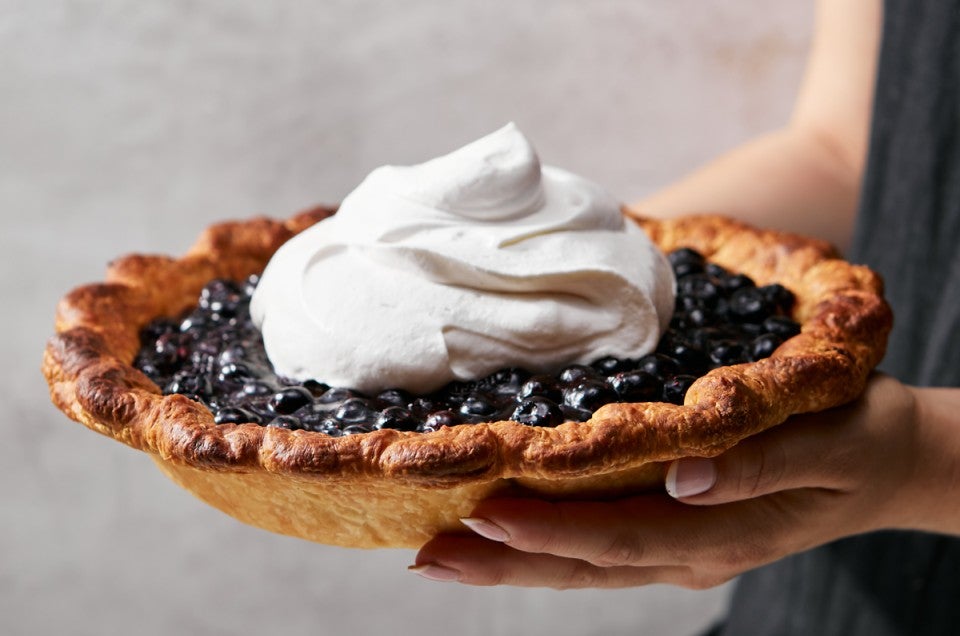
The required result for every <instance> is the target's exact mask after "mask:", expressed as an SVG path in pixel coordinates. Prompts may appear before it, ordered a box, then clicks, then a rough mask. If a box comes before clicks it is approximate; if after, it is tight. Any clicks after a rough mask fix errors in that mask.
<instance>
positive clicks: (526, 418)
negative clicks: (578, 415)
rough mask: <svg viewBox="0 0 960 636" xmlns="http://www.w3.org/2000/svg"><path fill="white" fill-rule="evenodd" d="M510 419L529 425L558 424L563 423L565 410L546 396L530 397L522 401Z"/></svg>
mask: <svg viewBox="0 0 960 636" xmlns="http://www.w3.org/2000/svg"><path fill="white" fill-rule="evenodd" d="M510 419H511V420H513V421H515V422H519V423H521V424H526V425H528V426H556V425H558V424H562V423H563V411H562V410H561V409H560V406H559V405H558V404H557V403H555V402H552V401H550V400H548V399H546V398H542V397H528V398H525V399H524V400H523V401H522V402H520V405H519V406H517V408H516V409H515V410H514V411H513V414H512V415H511V416H510Z"/></svg>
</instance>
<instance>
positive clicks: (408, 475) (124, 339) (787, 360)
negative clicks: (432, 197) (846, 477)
mask: <svg viewBox="0 0 960 636" xmlns="http://www.w3.org/2000/svg"><path fill="white" fill-rule="evenodd" d="M333 211H334V210H333V208H316V209H313V210H309V211H306V212H304V213H301V214H299V215H297V216H295V217H293V218H291V219H288V220H285V221H283V220H271V219H267V218H257V219H253V220H247V221H240V222H230V223H222V224H218V225H214V226H212V227H210V228H208V229H207V230H206V231H205V232H204V233H203V234H202V235H201V236H200V238H199V240H198V241H197V243H196V244H195V245H194V247H193V248H192V249H191V250H190V251H189V252H188V253H187V255H186V256H184V257H182V258H179V259H175V258H170V257H166V256H147V255H132V256H127V257H124V258H121V259H119V260H116V261H114V262H113V263H111V264H110V266H109V268H108V270H107V275H106V281H105V282H103V283H96V284H91V285H86V286H83V287H79V288H77V289H75V290H73V291H72V292H70V293H69V294H67V296H66V297H64V298H63V299H62V301H61V302H60V304H59V306H58V309H57V316H56V335H54V336H53V337H52V338H51V339H50V341H49V343H48V345H47V347H46V351H45V354H44V359H43V372H44V375H45V376H46V378H47V381H48V383H49V386H50V394H51V397H52V399H53V402H54V403H55V404H56V405H57V407H59V408H60V409H61V410H62V411H63V412H64V413H65V414H66V415H67V416H68V417H70V418H71V419H74V420H77V421H79V422H81V423H83V424H84V425H86V426H88V427H89V428H91V429H93V430H95V431H98V432H100V433H103V434H104V435H107V436H109V437H112V438H114V439H116V440H119V441H121V442H123V443H125V444H127V445H129V446H132V447H134V448H137V449H140V450H142V451H145V452H147V453H148V454H149V455H150V456H151V458H152V459H153V460H154V461H155V462H156V463H157V465H158V466H159V467H160V469H161V470H162V471H163V472H164V473H165V474H167V475H168V476H169V477H170V478H171V479H173V480H174V481H175V482H176V483H177V484H179V485H181V486H182V487H184V488H186V489H187V490H189V491H191V492H192V493H194V494H195V495H196V496H198V497H199V498H200V499H202V500H203V501H205V502H207V503H209V504H211V505H213V506H215V507H217V508H219V509H220V510H222V511H224V512H226V513H227V514H230V515H232V516H234V517H236V518H237V519H239V520H241V521H244V522H246V523H249V524H252V525H254V526H259V527H261V528H265V529H267V530H270V531H273V532H279V533H283V534H287V535H292V536H297V537H302V538H304V539H309V540H312V541H318V542H321V543H328V544H335V545H342V546H354V547H388V546H389V547H418V546H420V545H421V544H423V543H424V542H425V541H427V540H428V539H429V538H431V537H432V536H434V535H436V534H437V533H439V532H444V531H457V530H459V529H461V528H462V526H461V525H460V523H459V521H458V519H459V518H461V517H465V516H468V515H469V514H470V513H471V511H472V509H473V508H474V507H475V505H476V504H477V503H478V502H479V501H480V500H482V499H484V498H486V497H489V496H491V495H494V494H497V493H511V494H522V493H529V494H533V495H537V496H541V497H548V498H561V497H616V496H622V495H624V494H627V493H630V492H637V491H642V490H650V489H653V488H662V483H663V473H664V465H665V464H664V462H667V461H669V460H672V459H675V458H678V457H684V456H713V455H717V454H719V453H721V452H722V451H724V450H725V449H728V448H730V447H731V446H733V445H734V444H736V443H737V442H738V441H739V440H741V439H743V438H745V437H747V436H750V435H754V434H756V433H758V432H760V431H763V430H764V429H767V428H769V427H771V426H774V425H777V424H780V423H782V422H783V421H784V420H786V419H787V418H788V417H789V416H790V415H792V414H797V413H805V412H812V411H819V410H823V409H827V408H831V407H834V406H838V405H840V404H844V403H846V402H849V401H851V400H853V399H855V398H856V397H857V396H858V395H859V394H860V393H861V392H862V391H863V389H864V385H865V383H866V380H867V376H868V375H869V373H870V372H871V370H872V369H873V368H874V366H875V365H876V364H877V363H878V362H879V361H880V359H881V358H882V357H883V354H884V351H885V347H886V340H887V335H888V333H889V331H890V328H891V325H892V314H891V311H890V308H889V306H888V305H887V303H886V302H885V301H884V299H883V297H882V282H881V280H880V278H879V276H878V275H877V274H875V273H874V272H872V271H871V270H869V269H867V268H866V267H862V266H856V265H851V264H849V263H847V262H845V261H843V260H841V259H840V258H839V256H838V255H837V253H836V252H835V251H834V250H833V249H832V248H831V247H830V246H829V245H828V244H826V243H824V242H821V241H816V240H811V239H807V238H803V237H800V236H797V235H793V234H785V233H779V232H773V231H764V230H757V229H753V228H751V227H748V226H746V225H744V224H742V223H739V222H736V221H733V220H730V219H727V218H723V217H719V216H697V217H686V218H681V219H676V220H669V221H657V220H652V219H645V218H642V217H640V216H639V215H637V214H636V213H635V212H634V211H631V210H626V209H625V212H626V213H628V214H629V215H630V216H631V217H632V218H634V219H635V220H636V221H637V222H638V223H639V224H640V225H641V226H642V227H643V228H644V229H645V230H646V232H647V233H648V234H649V236H650V237H651V238H652V239H653V241H654V242H655V243H657V244H658V245H659V246H660V248H661V249H663V250H664V251H670V250H673V249H676V248H679V247H684V246H686V247H692V248H694V249H696V250H698V251H699V252H701V253H702V254H703V255H704V256H706V257H707V258H708V259H709V260H710V261H712V262H715V263H717V264H719V265H722V266H724V267H726V268H728V269H731V270H733V271H739V272H742V273H745V274H747V275H748V276H750V277H752V278H753V279H754V280H755V281H756V282H757V284H758V285H763V284H768V283H772V282H779V283H781V284H783V285H784V286H786V287H787V288H788V289H790V290H791V291H793V292H794V294H795V295H796V298H797V302H796V305H795V308H794V311H793V318H794V319H795V320H797V321H798V322H800V323H801V325H802V332H801V333H800V335H797V336H795V337H793V338H791V339H789V340H788V341H786V342H785V343H784V344H783V345H781V346H780V347H779V348H778V349H777V350H776V352H774V354H773V355H772V356H771V357H770V358H766V359H763V360H760V361H758V362H753V363H747V364H739V365H735V366H728V367H721V368H719V369H715V370H713V371H711V372H710V373H708V374H707V375H706V376H704V377H702V378H700V379H699V380H697V381H696V382H695V383H694V384H693V386H692V387H691V388H690V390H689V391H688V393H687V395H686V399H685V403H684V405H683V406H676V405H672V404H666V403H638V404H609V405H607V406H604V407H602V408H601V409H599V410H598V411H597V412H596V413H595V414H594V416H593V417H592V419H590V420H589V421H587V422H582V423H575V422H568V423H565V424H562V425H560V426H558V427H556V428H540V427H533V426H524V425H521V424H518V423H516V422H495V423H490V424H476V425H460V426H455V427H451V428H443V429H441V430H439V431H436V432H432V433H410V432H401V431H395V430H379V431H374V432H371V433H366V434H362V435H352V436H344V437H329V436H326V435H323V434H321V433H314V432H308V431H302V430H299V431H290V430H285V429H281V428H271V427H262V426H259V425H256V424H240V425H236V424H220V425H217V424H214V421H213V415H212V414H211V412H210V411H209V410H208V409H207V408H206V407H205V406H203V405H202V404H200V403H197V402H194V401H192V400H190V399H188V398H186V397H184V396H181V395H166V396H165V395H162V394H161V390H160V388H158V387H157V386H156V385H155V384H154V383H153V382H151V381H150V380H149V379H148V378H147V377H146V376H145V375H143V374H142V373H141V372H140V371H138V370H137V369H135V368H134V367H133V366H131V363H132V360H133V359H134V356H135V355H136V353H137V351H138V349H139V347H140V340H139V330H140V329H141V328H142V327H143V326H144V325H145V324H147V323H148V322H149V321H150V320H152V319H154V318H156V317H159V316H174V315H178V314H179V313H180V312H182V311H183V310H185V309H187V308H188V307H190V306H192V305H194V304H196V299H197V297H198V295H199V293H200V290H201V288H202V287H203V286H204V285H205V284H206V283H207V282H208V281H210V280H211V279H213V278H218V277H227V278H234V279H242V278H244V277H246V276H248V275H250V274H253V273H257V272H260V271H262V269H263V268H264V266H265V265H266V263H267V261H268V260H269V259H270V256H271V255H272V254H273V253H274V251H275V250H276V249H277V248H279V247H280V245H282V244H283V243H284V242H285V241H286V240H287V239H289V238H290V237H291V236H293V235H294V234H295V233H297V232H299V231H301V230H303V229H304V228H306V227H308V226H310V225H312V224H313V223H315V222H317V221H319V220H321V219H323V218H325V217H327V216H329V215H330V214H332V213H333Z"/></svg>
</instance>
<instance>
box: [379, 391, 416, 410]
mask: <svg viewBox="0 0 960 636" xmlns="http://www.w3.org/2000/svg"><path fill="white" fill-rule="evenodd" d="M377 402H379V403H381V404H383V405H385V406H402V407H406V406H407V405H409V404H410V403H411V402H413V396H412V395H410V394H409V393H407V392H406V391H404V390H403V389H387V390H386V391H381V392H380V393H379V394H378V395H377Z"/></svg>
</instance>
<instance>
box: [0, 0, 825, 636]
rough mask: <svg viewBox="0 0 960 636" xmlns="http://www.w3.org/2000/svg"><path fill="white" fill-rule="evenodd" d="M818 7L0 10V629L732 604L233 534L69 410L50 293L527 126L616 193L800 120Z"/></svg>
mask: <svg viewBox="0 0 960 636" xmlns="http://www.w3.org/2000/svg"><path fill="white" fill-rule="evenodd" d="M810 17H811V16H810V11H809V7H807V6H806V3H797V2H786V1H781V2H773V3H771V2H765V1H761V0H749V1H747V2H740V3H736V4H733V3H726V2H705V1H702V0H672V1H664V0H660V1H655V0H646V1H644V0H598V1H594V2H575V1H572V0H529V1H527V2H507V1H502V0H498V1H488V2H482V3H481V2H466V1H464V0H459V1H447V2H428V1H426V0H416V1H412V0H411V1H407V2H387V1H386V0H381V1H372V0H362V1H346V0H343V1H326V2H309V1H307V0H272V1H270V2H259V1H257V0H243V1H232V2H230V1H215V2H214V1H209V2H199V1H196V2H194V1H189V0H176V1H167V2H150V1H147V2H125V1H122V0H116V1H114V0H45V1H43V2H38V1H36V0H0V220H2V232H0V254H2V258H3V268H2V271H0V298H2V299H3V301H4V307H3V309H2V310H0V321H2V324H0V347H2V349H0V351H2V361H3V364H2V365H0V374H2V375H0V396H2V397H0V399H2V406H3V409H4V417H3V418H2V437H0V633H3V634H98V635H99V634H120V633H135V634H142V635H149V634H173V633H182V634H226V633H234V634H256V633H286V634H291V635H294V634H308V633H309V634H341V633H349V634H372V633H394V634H401V635H403V634H418V635H430V634H440V633H456V634H460V635H462V636H471V635H475V634H476V635H479V634H494V635H499V634H504V635H507V634H521V633H522V634H526V635H527V636H536V635H538V634H553V635H556V636H561V635H566V634H570V635H580V634H603V635H611V634H638V633H642V634H658V635H667V636H669V635H671V634H690V633H693V632H695V631H696V630H698V629H700V628H702V627H703V626H705V625H706V624H708V623H709V622H710V620H711V618H712V617H714V616H715V615H717V613H718V612H719V611H720V609H721V607H722V603H723V600H724V598H725V595H726V593H727V588H721V589H719V590H711V591H707V592H689V591H684V590H678V589H675V588H667V587H658V586H655V587H650V588H646V589H635V590H624V591H571V592H556V591H552V590H516V589H470V588H465V587H459V586H456V585H441V584H436V583H430V582H427V581H423V580H420V579H419V578H417V577H415V576H413V575H411V574H409V573H408V572H406V571H405V566H406V565H407V564H408V563H410V561H411V559H412V552H407V551H378V552H362V551H354V550H345V549H338V548H330V547H326V546H319V545H313V544H309V543H306V542H302V541H298V540H294V539H289V538H285V537H280V536H273V535H270V534H267V533H265V532H262V531H260V530H256V529H253V528H249V527H245V526H243V525H241V524H239V523H238V522H235V521H233V520H232V519H230V518H227V517H226V516H224V515H222V514H220V513H219V512H216V511H214V510H212V509H210V508H207V507H206V506H204V505H202V504H201V503H199V502H198V501H196V500H194V499H193V498H192V497H191V496H190V495H188V494H187V493H185V492H183V491H180V490H179V489H177V488H176V487H175V486H174V485H172V484H171V483H169V482H167V481H166V480H165V479H164V478H163V477H162V476H161V475H160V474H159V473H158V472H157V471H156V469H155V468H154V467H153V466H152V464H151V463H150V462H149V461H148V460H147V458H146V457H145V456H143V455H141V454H139V453H137V452H135V451H132V450H130V449H128V448H126V447H124V446H122V445H120V444H117V443H115V442H111V441H109V440H107V439H106V438H103V437H100V436H98V435H95V434H94V433H91V432H90V431H88V430H86V429H84V428H83V427H81V426H79V425H77V424H74V423H72V422H70V421H68V420H67V419H66V418H65V417H64V416H62V415H61V414H60V413H59V412H57V411H56V410H55V409H54V408H53V407H52V406H50V405H49V401H48V399H47V395H46V387H45V385H44V383H43V381H42V378H41V377H40V374H39V372H38V367H39V361H40V355H41V350H42V348H43V342H44V340H45V338H46V337H47V336H48V335H49V333H50V332H51V329H52V318H53V309H54V305H55V303H56V300H57V299H58V298H59V297H60V296H61V295H62V294H63V293H65V292H66V291H67V290H68V289H70V288H71V287H73V286H75V285H78V284H80V283H83V282H87V281H91V280H97V279H98V278H100V276H101V275H102V271H103V267H104V265H105V263H106V262H107V261H108V260H109V259H111V258H112V257H114V256H116V255H119V254H121V253H125V252H132V251H145V252H163V253H173V254H177V253H181V252H183V251H184V250H186V249H187V247H188V246H189V245H190V243H191V242H192V240H193V238H194V237H195V236H196V234H197V233H198V232H199V231H200V230H201V228H203V227H204V226H206V225H207V224H209V223H211V222H214V221H217V220H221V219H225V218H234V217H246V216H251V215H253V214H255V213H269V214H276V215H288V214H290V213H292V212H294V211H296V210H298V209H300V208H302V207H304V206H307V205H309V204H311V203H314V202H318V201H328V202H329V201H337V200H339V199H340V198H342V196H343V195H344V194H346V193H347V192H348V191H349V190H350V189H351V187H352V186H353V185H354V184H355V183H357V182H358V181H359V180H360V179H361V178H362V177H363V176H364V175H365V174H366V173H367V172H368V171H369V170H370V169H372V168H373V167H375V166H377V165H379V164H382V163H388V162H390V163H403V162H416V161H420V160H424V159H426V158H429V157H431V156H434V155H436V154H439V153H442V152H445V151H448V150H451V149H453V148H455V147H457V146H459V145H461V144H463V143H465V142H467V141H469V140H472V139H474V138H476V137H478V136H480V135H482V134H484V133H486V132H489V131H491V130H493V129H495V128H497V127H499V126H500V125H502V124H503V123H505V122H506V121H509V120H514V121H516V122H518V124H519V125H520V126H521V128H522V129H523V130H524V131H525V132H526V133H527V134H528V136H529V137H530V138H531V139H532V140H533V141H534V143H535V145H536V146H537V148H538V150H539V152H540V155H541V157H542V158H543V159H544V160H545V161H546V162H548V163H552V164H555V165H559V166H563V167H566V168H568V169H571V170H573V171H575V172H579V173H581V174H584V175H586V176H589V177H591V178H593V179H595V180H597V181H599V182H601V183H604V184H605V185H607V186H608V187H609V189H610V190H611V191H612V192H614V193H615V194H617V195H618V196H619V197H620V198H622V199H623V200H626V201H629V200H632V199H636V198H638V197H639V196H642V195H643V194H644V193H645V192H648V191H650V190H652V189H654V188H656V187H657V186H658V185H661V184H663V183H666V182H667V181H669V180H670V179H671V178H674V177H676V176H677V175H679V174H682V173H683V172H684V171H685V170H687V169H689V168H690V167H692V166H694V165H696V164H697V163H699V162H701V161H703V160H704V159H706V158H708V157H710V156H712V155H713V154H715V153H716V152H718V151H720V150H722V149H724V148H726V147H729V146H730V145H732V144H734V143H736V142H737V141H739V140H741V139H744V138H746V137H748V136H749V135H751V134H754V133H757V132H759V131H763V130H766V129H768V128H770V127H771V126H774V125H776V124H778V123H779V122H781V121H782V120H783V118H784V117H785V116H786V114H787V113H788V111H789V105H790V102H791V100H792V98H793V95H794V92H795V86H796V83H797V80H798V78H799V75H800V72H801V63H802V58H803V53H804V50H805V48H806V45H807V40H808V35H809V30H810Z"/></svg>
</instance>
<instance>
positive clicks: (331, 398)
mask: <svg viewBox="0 0 960 636" xmlns="http://www.w3.org/2000/svg"><path fill="white" fill-rule="evenodd" d="M354 397H358V395H357V393H356V392H355V391H351V390H350V389H344V388H340V387H331V388H330V389H328V390H327V391H325V392H324V393H323V394H321V395H320V397H318V398H317V402H319V403H320V404H338V403H340V402H344V401H346V400H349V399H350V398H354Z"/></svg>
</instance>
